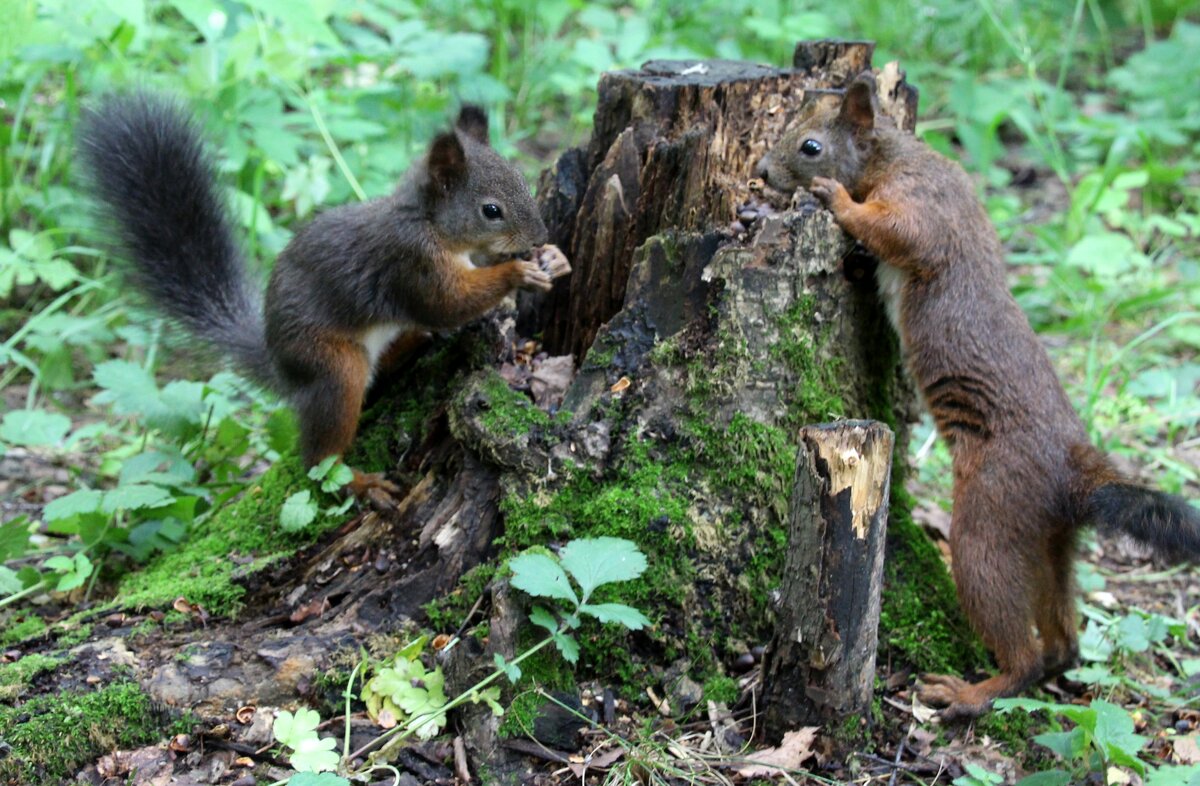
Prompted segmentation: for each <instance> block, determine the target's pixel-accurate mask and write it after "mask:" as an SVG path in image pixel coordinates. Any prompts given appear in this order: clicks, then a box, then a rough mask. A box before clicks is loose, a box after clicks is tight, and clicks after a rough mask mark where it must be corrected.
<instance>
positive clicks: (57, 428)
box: [0, 409, 71, 446]
mask: <svg viewBox="0 0 1200 786" xmlns="http://www.w3.org/2000/svg"><path fill="white" fill-rule="evenodd" d="M70 430H71V419H70V418H68V417H67V416H66V415H63V414H60V413H58V412H46V411H44V410H40V409H15V410H12V411H11V412H7V413H5V415H4V420H3V421H0V439H3V440H4V441H5V442H8V443H11V444H13V445H30V446H37V445H58V444H59V443H61V442H62V441H63V439H64V438H65V437H66V436H67V432H68V431H70Z"/></svg>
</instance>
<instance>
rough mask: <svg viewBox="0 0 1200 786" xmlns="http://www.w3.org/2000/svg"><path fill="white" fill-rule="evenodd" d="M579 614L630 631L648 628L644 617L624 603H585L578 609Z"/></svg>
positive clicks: (648, 621)
mask: <svg viewBox="0 0 1200 786" xmlns="http://www.w3.org/2000/svg"><path fill="white" fill-rule="evenodd" d="M579 613H580V614H588V615H590V616H592V617H595V618H596V619H598V620H600V621H601V622H616V623H618V624H620V625H624V626H625V627H626V628H629V629H630V630H641V629H642V628H648V627H650V620H648V619H646V615H644V614H642V612H640V611H638V610H637V609H635V608H633V607H632V606H626V605H625V604H624V603H594V604H593V603H585V604H583V605H582V606H580V607H579Z"/></svg>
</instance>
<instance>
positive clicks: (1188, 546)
mask: <svg viewBox="0 0 1200 786" xmlns="http://www.w3.org/2000/svg"><path fill="white" fill-rule="evenodd" d="M1086 512H1087V517H1088V519H1089V520H1090V521H1091V522H1093V523H1094V524H1095V525H1096V526H1098V527H1099V528H1100V529H1102V530H1106V531H1118V532H1123V533H1125V534H1126V535H1128V536H1129V537H1131V538H1133V539H1134V540H1136V541H1138V542H1139V543H1144V544H1146V545H1147V546H1150V547H1151V548H1153V549H1154V551H1155V552H1157V553H1158V554H1160V555H1161V556H1163V557H1165V558H1167V559H1169V560H1171V561H1173V562H1185V561H1188V560H1196V559H1200V510H1197V509H1196V508H1194V507H1192V506H1191V505H1189V504H1188V503H1187V501H1186V500H1184V499H1182V498H1181V497H1177V496H1174V495H1173V494H1167V493H1165V492H1162V491H1156V490H1155V489H1149V488H1144V487H1142V486H1137V485H1134V484H1132V483H1122V482H1110V483H1105V484H1103V485H1101V486H1098V487H1096V488H1095V489H1093V490H1092V491H1091V493H1090V494H1088V496H1087V502H1086Z"/></svg>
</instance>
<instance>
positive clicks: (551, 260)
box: [533, 246, 571, 278]
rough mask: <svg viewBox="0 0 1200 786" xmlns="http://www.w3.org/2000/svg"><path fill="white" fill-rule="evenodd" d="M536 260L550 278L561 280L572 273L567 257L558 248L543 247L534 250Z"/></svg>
mask: <svg viewBox="0 0 1200 786" xmlns="http://www.w3.org/2000/svg"><path fill="white" fill-rule="evenodd" d="M533 254H534V259H535V260H536V261H537V263H538V265H539V266H541V268H542V270H543V271H545V273H546V274H547V275H549V276H550V278H561V277H562V276H565V275H567V274H568V273H570V272H571V263H570V262H569V261H567V255H566V254H564V253H563V252H562V251H560V250H559V248H558V246H541V247H540V248H535V249H534V250H533Z"/></svg>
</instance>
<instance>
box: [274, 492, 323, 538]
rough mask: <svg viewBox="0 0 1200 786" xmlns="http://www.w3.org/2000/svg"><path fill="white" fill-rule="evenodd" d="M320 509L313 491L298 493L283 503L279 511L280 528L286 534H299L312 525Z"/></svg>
mask: <svg viewBox="0 0 1200 786" xmlns="http://www.w3.org/2000/svg"><path fill="white" fill-rule="evenodd" d="M319 509H320V507H319V506H318V505H317V503H316V502H314V501H313V498H312V492H311V491H309V490H308V489H305V490H304V491H297V492H296V493H295V494H293V495H291V496H290V497H288V498H287V499H285V500H284V501H283V506H282V507H281V508H280V509H279V526H281V527H283V530H284V532H298V531H300V530H302V529H304V528H305V527H307V526H308V525H309V524H311V523H312V521H313V519H315V518H316V517H317V511H318V510H319Z"/></svg>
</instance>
